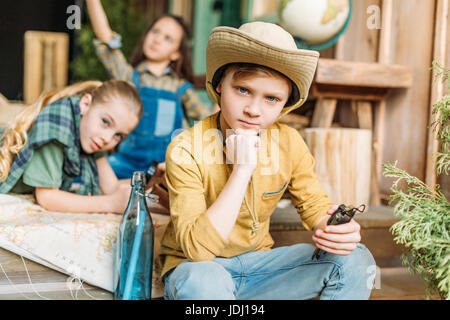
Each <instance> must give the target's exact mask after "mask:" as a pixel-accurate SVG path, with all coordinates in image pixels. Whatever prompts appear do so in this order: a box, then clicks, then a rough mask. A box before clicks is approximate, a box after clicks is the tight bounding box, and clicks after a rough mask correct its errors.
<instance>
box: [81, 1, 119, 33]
mask: <svg viewBox="0 0 450 320" xmlns="http://www.w3.org/2000/svg"><path fill="white" fill-rule="evenodd" d="M86 3H87V8H88V12H89V18H90V19H91V23H92V28H93V29H94V33H95V36H96V37H97V39H99V40H101V41H103V42H108V41H109V40H111V38H112V37H113V32H112V30H111V27H110V26H109V22H108V18H107V17H106V14H105V11H104V10H103V7H102V3H101V2H100V0H86Z"/></svg>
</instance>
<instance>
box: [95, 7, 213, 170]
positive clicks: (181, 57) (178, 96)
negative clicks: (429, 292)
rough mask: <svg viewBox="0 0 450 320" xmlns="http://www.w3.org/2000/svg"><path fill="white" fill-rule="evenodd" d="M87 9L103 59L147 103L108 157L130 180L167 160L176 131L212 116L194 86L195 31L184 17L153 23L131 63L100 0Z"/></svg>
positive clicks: (107, 66)
mask: <svg viewBox="0 0 450 320" xmlns="http://www.w3.org/2000/svg"><path fill="white" fill-rule="evenodd" d="M87 8H88V12H89V16H90V19H91V23H92V27H93V29H94V33H95V35H96V37H97V39H95V40H94V45H95V47H96V50H97V55H98V56H99V58H100V60H101V61H102V63H103V64H104V66H105V67H106V69H107V70H108V72H109V73H110V74H111V76H112V77H113V78H115V79H118V80H127V81H131V82H133V83H134V85H135V86H136V88H137V89H138V92H139V95H140V96H141V98H142V101H143V104H144V114H143V116H142V119H141V121H140V123H139V125H138V126H137V128H136V130H134V131H133V132H132V133H131V134H130V137H129V138H128V139H126V140H124V141H123V142H122V143H121V144H120V145H119V147H118V150H117V152H116V153H115V154H113V155H111V156H109V157H108V161H109V162H110V164H111V166H112V168H113V169H114V171H115V173H116V174H117V176H118V177H119V178H129V177H130V176H131V175H132V173H133V171H135V170H146V169H147V168H148V167H149V166H150V164H151V163H152V162H153V161H154V160H157V161H158V162H164V161H165V153H166V149H167V146H168V144H169V142H170V141H171V139H172V136H173V133H174V132H176V131H177V130H179V129H181V128H183V127H186V126H187V123H188V121H189V120H193V119H195V120H200V119H201V118H203V117H205V116H207V115H209V114H210V113H211V112H210V109H209V107H207V106H205V105H203V104H202V103H201V101H200V99H199V98H198V96H197V94H196V93H195V92H194V90H193V86H192V84H191V82H193V73H192V66H191V50H190V47H189V38H190V31H189V28H188V27H187V25H186V24H185V23H184V21H183V19H182V18H180V17H177V16H174V15H169V14H165V15H163V16H161V17H159V18H157V19H156V20H155V21H153V23H152V24H151V25H150V26H149V27H148V28H147V30H146V31H145V32H144V34H143V36H142V38H141V41H140V43H139V44H138V45H137V47H136V49H135V50H134V52H133V54H132V57H131V59H130V62H127V61H126V59H125V57H124V55H123V54H122V52H121V50H120V48H121V38H120V35H118V34H116V33H115V32H113V31H112V30H111V28H110V26H109V23H108V20H107V17H106V14H105V12H104V10H103V7H102V4H101V2H100V0H87ZM191 124H192V121H191Z"/></svg>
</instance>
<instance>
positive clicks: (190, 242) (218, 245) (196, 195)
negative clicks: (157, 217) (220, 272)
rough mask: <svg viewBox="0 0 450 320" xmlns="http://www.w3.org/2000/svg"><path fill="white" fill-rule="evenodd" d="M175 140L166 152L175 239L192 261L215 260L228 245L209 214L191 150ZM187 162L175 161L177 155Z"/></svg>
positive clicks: (199, 174)
mask: <svg viewBox="0 0 450 320" xmlns="http://www.w3.org/2000/svg"><path fill="white" fill-rule="evenodd" d="M177 141H179V139H175V140H174V141H173V143H171V145H170V146H169V148H168V150H167V153H166V166H167V170H166V180H167V184H168V187H169V199H170V215H171V219H172V223H173V227H174V232H175V239H176V243H177V245H179V246H180V247H181V249H182V251H183V253H184V255H185V256H186V257H187V258H188V259H189V260H191V261H206V260H212V259H214V258H215V257H216V256H218V255H219V253H220V252H221V251H222V250H223V249H224V248H225V247H226V246H227V241H226V240H224V239H223V238H222V237H221V235H220V234H219V233H218V231H217V230H216V228H215V227H214V226H213V224H212V223H211V221H210V220H209V218H208V216H207V215H206V211H207V205H206V200H205V196H204V188H203V183H202V175H201V172H200V170H199V168H198V166H197V164H196V162H195V161H194V159H193V157H192V156H191V153H190V152H189V150H187V149H185V147H183V146H181V145H177ZM175 155H176V157H178V159H184V161H175V160H174V156H175Z"/></svg>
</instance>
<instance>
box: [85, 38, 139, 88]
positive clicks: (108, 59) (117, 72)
mask: <svg viewBox="0 0 450 320" xmlns="http://www.w3.org/2000/svg"><path fill="white" fill-rule="evenodd" d="M114 36H117V33H114ZM93 42H94V46H95V50H96V52H97V56H98V57H99V59H100V61H101V62H102V63H103V65H104V66H105V68H106V70H108V72H109V74H110V75H111V77H112V78H113V79H116V80H123V81H132V79H133V67H132V66H131V65H130V64H129V63H128V62H127V60H126V59H125V56H124V55H123V53H122V51H121V50H120V49H111V48H110V47H108V45H107V44H106V43H104V42H102V41H101V40H99V39H94V41H93Z"/></svg>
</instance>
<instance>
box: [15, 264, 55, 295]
mask: <svg viewBox="0 0 450 320" xmlns="http://www.w3.org/2000/svg"><path fill="white" fill-rule="evenodd" d="M20 259H22V262H23V266H24V267H25V272H26V273H27V277H28V280H29V281H30V285H31V288H32V289H33V291H34V293H36V294H37V295H38V297H41V298H42V299H45V300H51V299H49V298H47V297H44V296H41V295H40V294H39V292H37V291H36V289H35V288H34V285H33V282H31V277H30V274H29V273H28V269H27V265H26V263H25V260H24V259H23V257H22V256H20Z"/></svg>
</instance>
